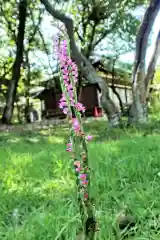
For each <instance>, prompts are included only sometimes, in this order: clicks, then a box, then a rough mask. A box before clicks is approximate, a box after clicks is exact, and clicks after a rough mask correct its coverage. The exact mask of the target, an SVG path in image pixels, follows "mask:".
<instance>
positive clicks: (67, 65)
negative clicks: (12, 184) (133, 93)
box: [56, 40, 92, 198]
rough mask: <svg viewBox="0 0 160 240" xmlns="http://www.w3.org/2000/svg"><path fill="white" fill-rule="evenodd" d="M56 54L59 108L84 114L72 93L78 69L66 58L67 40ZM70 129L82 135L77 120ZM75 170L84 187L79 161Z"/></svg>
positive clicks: (58, 47)
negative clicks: (60, 81) (60, 83)
mask: <svg viewBox="0 0 160 240" xmlns="http://www.w3.org/2000/svg"><path fill="white" fill-rule="evenodd" d="M56 47H57V54H58V58H59V61H60V68H61V73H62V77H63V86H64V89H63V90H64V91H63V94H62V97H61V99H60V101H59V107H60V108H61V109H63V113H64V114H66V115H69V113H70V107H71V106H72V107H73V108H74V110H75V111H76V112H79V113H80V112H85V107H84V106H83V104H82V103H79V102H78V103H77V102H76V96H75V92H74V88H75V85H76V83H77V81H78V80H77V77H78V69H77V66H76V64H75V63H74V62H73V61H72V60H71V58H70V57H69V56H68V55H69V54H68V48H67V40H62V41H61V42H60V44H57V45H56ZM72 128H73V130H74V133H75V134H76V135H79V134H80V135H84V133H83V132H82V131H81V126H80V123H79V121H78V119H77V118H72ZM86 140H88V141H89V140H92V137H91V136H87V137H86ZM66 151H68V152H71V151H72V143H71V142H70V143H68V144H67V148H66ZM85 159H86V156H85V154H83V155H82V160H83V161H85ZM74 166H75V170H76V172H77V173H79V180H80V184H81V185H83V186H85V185H87V184H88V180H87V174H86V173H84V171H83V169H82V167H81V163H80V161H75V162H74ZM87 196H88V194H87V193H85V197H86V198H87Z"/></svg>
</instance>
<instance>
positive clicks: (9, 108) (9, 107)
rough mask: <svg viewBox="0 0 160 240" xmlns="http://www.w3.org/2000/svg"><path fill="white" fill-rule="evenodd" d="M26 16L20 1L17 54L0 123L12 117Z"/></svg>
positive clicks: (22, 2)
mask: <svg viewBox="0 0 160 240" xmlns="http://www.w3.org/2000/svg"><path fill="white" fill-rule="evenodd" d="M26 15H27V0H21V1H20V3H19V26H18V35H17V43H16V44H17V52H16V58H15V62H14V64H13V69H12V79H11V81H10V83H9V86H8V92H7V97H6V106H5V109H4V112H3V117H2V122H3V123H5V124H10V123H11V120H12V115H13V109H14V102H15V99H16V92H17V86H18V81H19V78H20V69H21V63H22V61H23V40H24V33H25V22H26Z"/></svg>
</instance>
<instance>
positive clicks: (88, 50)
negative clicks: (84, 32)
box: [86, 21, 98, 58]
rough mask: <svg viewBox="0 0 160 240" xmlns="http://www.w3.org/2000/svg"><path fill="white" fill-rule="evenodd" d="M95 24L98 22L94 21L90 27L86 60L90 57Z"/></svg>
mask: <svg viewBox="0 0 160 240" xmlns="http://www.w3.org/2000/svg"><path fill="white" fill-rule="evenodd" d="M97 24H98V21H94V25H93V26H92V31H91V37H90V42H89V45H88V49H87V51H86V57H87V58H89V56H90V54H91V52H92V50H93V40H94V36H95V31H96V27H97Z"/></svg>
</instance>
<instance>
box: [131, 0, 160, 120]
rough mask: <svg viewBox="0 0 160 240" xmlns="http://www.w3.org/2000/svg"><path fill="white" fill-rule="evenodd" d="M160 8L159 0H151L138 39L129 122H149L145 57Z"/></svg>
mask: <svg viewBox="0 0 160 240" xmlns="http://www.w3.org/2000/svg"><path fill="white" fill-rule="evenodd" d="M159 9H160V1H159V0H151V1H150V5H149V7H148V8H147V10H146V13H145V15H144V19H143V22H142V24H141V26H140V29H139V32H138V34H137V39H136V56H135V64H134V70H133V84H132V92H133V104H132V106H131V108H130V112H129V118H128V123H129V124H132V123H144V122H147V119H148V117H147V116H148V114H147V100H146V84H145V58H146V52H147V46H148V40H149V35H150V32H151V29H152V26H153V24H154V21H155V18H156V16H157V14H158V12H159Z"/></svg>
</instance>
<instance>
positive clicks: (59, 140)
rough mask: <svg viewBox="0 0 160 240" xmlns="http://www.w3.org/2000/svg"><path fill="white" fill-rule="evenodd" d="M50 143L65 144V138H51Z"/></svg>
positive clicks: (49, 138)
mask: <svg viewBox="0 0 160 240" xmlns="http://www.w3.org/2000/svg"><path fill="white" fill-rule="evenodd" d="M48 141H49V143H64V138H61V137H52V136H49V137H48Z"/></svg>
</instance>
